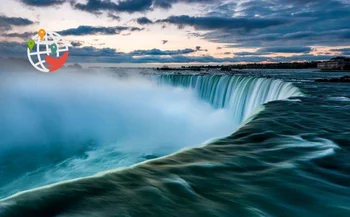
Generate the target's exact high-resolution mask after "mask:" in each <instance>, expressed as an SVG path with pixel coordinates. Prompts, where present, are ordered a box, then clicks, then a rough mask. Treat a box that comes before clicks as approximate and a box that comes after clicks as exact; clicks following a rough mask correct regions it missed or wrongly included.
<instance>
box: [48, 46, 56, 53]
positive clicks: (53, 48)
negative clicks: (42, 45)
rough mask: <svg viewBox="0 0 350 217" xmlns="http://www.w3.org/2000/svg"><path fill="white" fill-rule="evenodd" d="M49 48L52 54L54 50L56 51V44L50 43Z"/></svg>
mask: <svg viewBox="0 0 350 217" xmlns="http://www.w3.org/2000/svg"><path fill="white" fill-rule="evenodd" d="M50 49H51V52H52V53H53V54H55V53H56V51H57V45H56V44H52V45H50Z"/></svg>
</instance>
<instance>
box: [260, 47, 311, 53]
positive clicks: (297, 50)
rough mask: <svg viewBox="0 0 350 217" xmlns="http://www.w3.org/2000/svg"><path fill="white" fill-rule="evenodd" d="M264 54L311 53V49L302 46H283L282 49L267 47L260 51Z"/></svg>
mask: <svg viewBox="0 0 350 217" xmlns="http://www.w3.org/2000/svg"><path fill="white" fill-rule="evenodd" d="M258 52H262V53H309V52H311V48H310V47H301V46H282V47H265V48H260V49H258Z"/></svg>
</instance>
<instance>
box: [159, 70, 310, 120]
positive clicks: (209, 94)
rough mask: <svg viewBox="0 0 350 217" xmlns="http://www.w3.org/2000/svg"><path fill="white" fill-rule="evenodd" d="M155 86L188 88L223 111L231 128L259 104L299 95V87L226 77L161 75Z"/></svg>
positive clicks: (274, 80) (267, 80) (277, 81)
mask: <svg viewBox="0 0 350 217" xmlns="http://www.w3.org/2000/svg"><path fill="white" fill-rule="evenodd" d="M158 82H159V84H161V85H162V84H163V85H164V84H167V85H172V86H179V87H186V88H192V89H193V90H195V91H196V92H197V94H198V96H199V97H200V98H201V99H203V100H205V101H208V102H209V103H210V104H211V105H212V106H214V107H215V108H218V109H220V108H226V109H228V110H229V111H230V112H231V113H232V116H233V121H234V125H236V126H237V125H239V124H240V123H242V122H243V121H245V120H246V119H247V118H248V117H249V116H250V115H251V114H252V112H253V111H254V109H256V108H257V107H258V106H259V105H262V104H264V103H267V102H270V101H274V100H283V99H288V98H289V97H298V96H303V93H302V92H301V91H300V90H299V88H297V87H295V86H293V84H292V83H289V82H284V81H282V80H276V79H267V78H254V77H246V76H228V75H205V76H198V75H161V76H160V77H159V80H158Z"/></svg>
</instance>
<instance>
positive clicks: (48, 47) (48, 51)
mask: <svg viewBox="0 0 350 217" xmlns="http://www.w3.org/2000/svg"><path fill="white" fill-rule="evenodd" d="M68 51H69V49H68V44H67V43H66V42H65V41H64V40H63V38H62V36H61V35H59V34H58V33H56V32H46V31H45V30H44V29H40V30H39V31H38V34H37V35H35V36H33V37H32V39H30V40H28V49H27V56H28V60H29V62H30V63H31V64H32V66H33V67H34V68H36V69H37V70H39V71H41V72H53V71H55V70H57V69H59V68H61V67H62V66H63V65H64V64H65V63H66V61H67V58H68V55H69V52H68Z"/></svg>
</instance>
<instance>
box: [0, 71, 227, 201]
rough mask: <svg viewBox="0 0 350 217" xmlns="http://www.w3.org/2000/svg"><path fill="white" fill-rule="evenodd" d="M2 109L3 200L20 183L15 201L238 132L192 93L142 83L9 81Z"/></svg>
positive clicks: (54, 78) (25, 77)
mask: <svg viewBox="0 0 350 217" xmlns="http://www.w3.org/2000/svg"><path fill="white" fill-rule="evenodd" d="M0 102H1V106H0V123H1V124H0V167H2V168H3V169H2V171H1V173H3V177H6V178H4V179H1V180H0V197H1V194H3V195H7V194H9V189H12V188H11V186H12V185H13V188H14V187H15V185H14V183H15V182H17V184H16V189H12V190H11V191H13V192H11V193H15V192H17V191H20V190H25V189H30V188H32V187H38V186H41V185H45V184H50V183H55V182H59V181H62V180H67V179H73V178H78V177H84V176H87V175H93V174H95V173H98V172H102V171H105V170H107V169H115V168H118V167H124V166H130V165H132V164H135V163H138V162H141V161H144V160H146V159H149V158H154V157H160V156H164V155H167V154H170V153H173V152H176V151H178V150H181V149H182V148H187V147H194V146H198V145H200V144H202V143H203V142H205V141H207V140H209V139H212V138H215V137H223V136H226V135H229V134H230V132H231V131H232V124H231V119H230V118H229V112H228V111H227V110H224V109H219V110H215V109H214V108H213V107H212V106H211V105H210V104H209V103H207V102H204V101H203V100H200V99H199V98H198V97H197V95H196V93H195V92H194V91H191V90H190V89H184V88H179V87H177V88H175V87H171V86H158V85H157V84H156V82H152V81H151V79H147V78H144V77H138V76H133V77H131V78H119V77H117V76H115V75H113V74H107V73H102V72H101V73H98V74H96V73H94V74H89V73H55V74H38V73H27V74H24V73H17V74H15V73H11V74H10V73H9V74H7V75H6V74H2V76H1V81H0ZM23 174H24V175H23ZM18 182H20V183H22V184H21V185H19V184H18ZM1 186H3V188H1ZM5 186H6V189H7V190H6V192H4V189H5Z"/></svg>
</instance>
